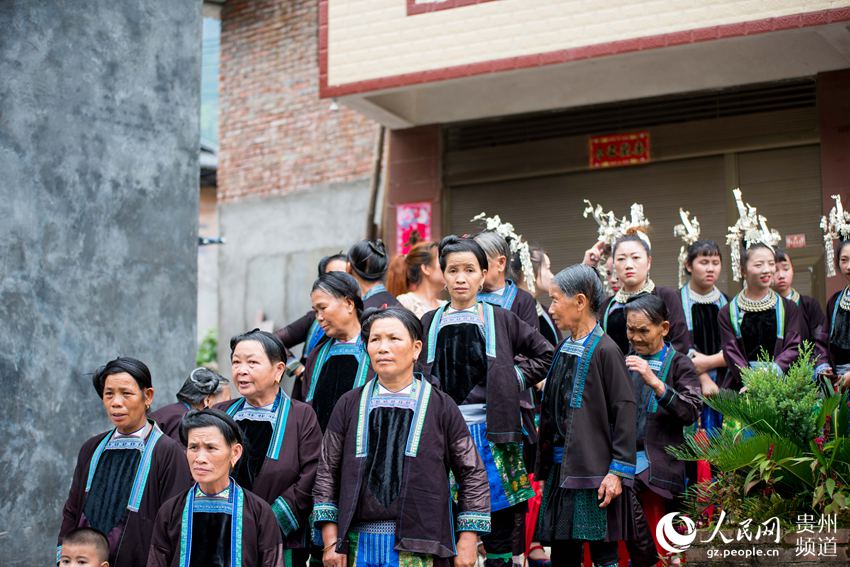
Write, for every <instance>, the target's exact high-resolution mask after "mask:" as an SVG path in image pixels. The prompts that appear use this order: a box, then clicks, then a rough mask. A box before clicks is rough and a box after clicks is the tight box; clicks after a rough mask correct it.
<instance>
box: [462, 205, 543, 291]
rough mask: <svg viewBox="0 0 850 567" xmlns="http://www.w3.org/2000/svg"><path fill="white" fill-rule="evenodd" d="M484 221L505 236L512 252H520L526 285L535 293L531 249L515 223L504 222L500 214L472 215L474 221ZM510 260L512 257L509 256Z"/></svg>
mask: <svg viewBox="0 0 850 567" xmlns="http://www.w3.org/2000/svg"><path fill="white" fill-rule="evenodd" d="M481 220H483V221H484V226H485V230H492V231H493V232H495V233H496V234H498V235H499V236H501V237H502V238H504V239H505V240H506V241H507V243H508V245H509V246H510V247H511V253H513V254H519V261H520V264H521V265H522V275H523V278H524V279H525V285H526V287H527V288H528V291H529V293H531V294H532V295H534V290H535V287H534V280H535V277H534V266H532V265H531V251H530V250H529V249H528V243H527V242H525V241H524V240H523V239H522V235H521V234H517V233H516V231H514V225H512V224H511V223H509V222H505V223H503V222H502V219H500V218H499V215H496V216H493V217H488V216H487V213H483V212H482V213H479V214H477V215H475V216H474V217H472V222H476V221H481ZM508 261H509V262H510V258H508Z"/></svg>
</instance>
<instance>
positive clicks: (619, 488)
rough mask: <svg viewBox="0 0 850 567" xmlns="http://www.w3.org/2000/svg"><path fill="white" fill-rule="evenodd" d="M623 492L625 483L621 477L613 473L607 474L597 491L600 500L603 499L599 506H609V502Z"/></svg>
mask: <svg viewBox="0 0 850 567" xmlns="http://www.w3.org/2000/svg"><path fill="white" fill-rule="evenodd" d="M622 493H623V483H622V481H620V477H618V476H617V475H615V474H611V473H608V474H606V475H605V478H603V479H602V482H601V483H600V484H599V490H598V491H597V492H596V495H597V496H598V498H599V500H602V502H601V503H600V504H599V507H600V508H607V507H608V504H610V503H611V501H612V500H614V499H615V498H616V497H618V496H619V495H620V494H622Z"/></svg>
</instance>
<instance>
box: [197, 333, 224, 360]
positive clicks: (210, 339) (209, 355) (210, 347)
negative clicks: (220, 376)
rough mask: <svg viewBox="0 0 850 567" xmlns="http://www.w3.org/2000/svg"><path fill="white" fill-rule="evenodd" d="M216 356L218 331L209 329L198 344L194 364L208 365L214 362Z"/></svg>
mask: <svg viewBox="0 0 850 567" xmlns="http://www.w3.org/2000/svg"><path fill="white" fill-rule="evenodd" d="M217 358H218V333H216V330H215V329H210V330H209V331H207V334H206V335H204V338H203V339H202V340H201V344H200V345H198V352H197V354H196V355H195V364H197V365H198V366H208V365H211V364H215V362H216V359H217Z"/></svg>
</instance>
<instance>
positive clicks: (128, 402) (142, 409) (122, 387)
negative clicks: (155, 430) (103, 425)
mask: <svg viewBox="0 0 850 567" xmlns="http://www.w3.org/2000/svg"><path fill="white" fill-rule="evenodd" d="M152 403H153V388H145V389H144V390H142V389H141V388H140V387H139V384H138V383H137V382H136V379H135V378H133V377H132V376H130V375H129V374H128V373H126V372H119V373H118V374H110V375H109V376H107V377H106V381H105V382H104V384H103V407H104V409H105V410H106V414H107V415H108V416H109V421H111V422H112V424H113V425H114V426H115V427H116V428H118V432H119V433H123V434H125V435H126V434H129V433H133V432H135V431H138V430H139V429H141V428H142V427H144V426H145V423H146V421H147V411H148V408H149V407H150V405H151V404H152Z"/></svg>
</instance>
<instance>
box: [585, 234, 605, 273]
mask: <svg viewBox="0 0 850 567" xmlns="http://www.w3.org/2000/svg"><path fill="white" fill-rule="evenodd" d="M604 251H605V243H604V242H602V241H601V240H600V241H599V242H597V243H596V244H594V245H593V246H591V247H590V248H588V249H587V250H585V251H584V259H583V260H582V261H581V263H582V264H585V265H587V266H591V267H593V268H595V267H596V265H597V264H599V260H601V259H602V254H603V253H604Z"/></svg>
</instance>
